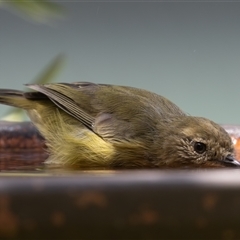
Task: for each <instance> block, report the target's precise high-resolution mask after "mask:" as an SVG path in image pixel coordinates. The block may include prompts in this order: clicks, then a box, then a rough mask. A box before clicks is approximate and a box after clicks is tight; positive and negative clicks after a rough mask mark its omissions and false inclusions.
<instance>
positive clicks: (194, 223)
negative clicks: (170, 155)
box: [0, 122, 240, 239]
mask: <svg viewBox="0 0 240 240" xmlns="http://www.w3.org/2000/svg"><path fill="white" fill-rule="evenodd" d="M0 126H1V131H0V132H1V135H0V143H1V148H0V151H1V152H0V167H1V173H0V239H240V228H239V222H240V169H233V168H226V169H225V168H224V169H178V170H177V169H172V170H171V169H169V170H161V169H159V170H118V171H115V170H114V171H109V170H89V171H65V170H60V169H48V170H46V169H44V168H43V166H42V163H43V161H44V159H45V158H46V157H47V155H46V154H45V153H44V151H42V150H40V149H42V148H44V144H43V141H42V139H41V137H40V136H39V135H38V133H37V132H36V130H35V129H34V128H33V127H32V125H31V124H29V123H20V124H19V123H15V124H12V123H11V124H7V125H6V123H5V122H3V123H1V124H0ZM225 127H226V129H227V130H228V131H230V130H232V131H233V132H232V133H231V134H232V136H233V137H234V136H235V135H236V134H235V133H236V132H237V130H236V129H239V128H237V127H235V128H233V127H232V126H225ZM233 129H235V130H233ZM234 134H235V135H234ZM19 139H20V141H19ZM24 139H25V140H24ZM26 139H27V140H26ZM235 140H236V146H237V140H238V136H237V137H236V136H235ZM14 141H15V142H14ZM4 144H5V145H4ZM14 146H15V147H14ZM16 146H17V147H16ZM6 149H7V150H6ZM4 150H5V155H4V154H3V153H4ZM11 154H12V155H11ZM31 154H32V155H31ZM11 156H12V157H11ZM4 159H5V160H4Z"/></svg>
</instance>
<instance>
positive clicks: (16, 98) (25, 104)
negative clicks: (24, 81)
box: [0, 89, 33, 110]
mask: <svg viewBox="0 0 240 240" xmlns="http://www.w3.org/2000/svg"><path fill="white" fill-rule="evenodd" d="M31 102H32V101H31V100H29V99H27V98H26V96H25V93H24V92H22V91H17V90H10V89H0V104H5V105H10V106H14V107H19V108H23V109H26V110H27V109H31V108H33V106H32V103H31Z"/></svg>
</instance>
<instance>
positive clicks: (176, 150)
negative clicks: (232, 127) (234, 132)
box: [164, 116, 240, 167]
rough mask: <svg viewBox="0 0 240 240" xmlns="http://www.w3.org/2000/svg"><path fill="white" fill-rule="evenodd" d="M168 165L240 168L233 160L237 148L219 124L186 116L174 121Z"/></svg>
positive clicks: (167, 145) (168, 148) (169, 145)
mask: <svg viewBox="0 0 240 240" xmlns="http://www.w3.org/2000/svg"><path fill="white" fill-rule="evenodd" d="M170 132H171V134H170V136H169V137H168V138H169V144H167V143H166V142H165V143H164V144H165V147H166V151H165V152H166V153H168V154H167V155H168V156H166V163H167V165H169V166H174V165H175V166H179V165H182V166H193V167H221V166H236V167H240V162H238V161H237V160H236V159H235V158H234V146H233V142H232V140H231V138H230V136H229V135H228V133H227V132H226V131H225V130H224V129H223V128H222V127H221V126H219V125H218V124H216V123H214V122H212V121H210V120H208V119H205V118H200V117H190V116H184V117H181V118H180V119H178V120H177V121H175V123H174V130H173V129H172V130H171V131H170Z"/></svg>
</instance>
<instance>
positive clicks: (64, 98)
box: [26, 84, 94, 130]
mask: <svg viewBox="0 0 240 240" xmlns="http://www.w3.org/2000/svg"><path fill="white" fill-rule="evenodd" d="M26 86H27V87H29V88H31V89H34V90H36V91H38V92H32V93H27V94H28V95H27V96H28V98H34V97H35V98H38V99H39V98H44V97H43V96H42V94H44V95H45V96H47V97H48V98H49V99H50V100H51V101H52V102H53V103H54V104H55V105H56V106H58V107H59V108H60V109H62V110H63V111H65V112H66V113H68V114H69V115H71V116H73V117H74V118H76V119H77V120H79V121H80V122H81V123H82V124H84V125H85V126H86V127H87V128H89V129H91V130H92V123H93V121H94V117H93V116H91V115H90V114H88V113H87V112H85V111H84V110H82V108H81V107H80V106H79V105H78V104H77V102H76V101H75V100H74V98H73V96H72V94H73V93H74V91H73V88H74V85H72V84H46V85H37V84H27V85H26ZM40 93H42V94H40Z"/></svg>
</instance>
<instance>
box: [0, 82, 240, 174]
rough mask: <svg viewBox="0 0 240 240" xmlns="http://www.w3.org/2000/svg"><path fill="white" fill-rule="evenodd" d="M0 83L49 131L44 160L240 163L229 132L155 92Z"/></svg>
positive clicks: (118, 164)
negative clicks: (20, 86)
mask: <svg viewBox="0 0 240 240" xmlns="http://www.w3.org/2000/svg"><path fill="white" fill-rule="evenodd" d="M27 86H28V87H29V88H31V89H33V90H35V92H22V91H16V90H5V89H2V90H0V103H2V104H6V105H12V106H15V107H19V108H23V109H25V110H26V111H27V112H28V114H29V116H30V118H31V120H32V122H33V123H34V124H35V126H36V127H37V128H38V130H39V131H40V133H41V134H42V135H43V136H44V137H45V139H46V144H47V146H48V149H49V153H50V157H49V159H48V160H47V163H52V164H58V165H60V166H66V167H73V168H104V169H106V168H107V169H112V168H161V167H169V168H171V167H184V166H190V167H218V166H240V163H239V162H238V161H237V160H235V159H234V148H233V144H232V141H231V138H230V136H229V135H228V133H227V132H226V131H225V130H224V129H223V128H222V127H221V126H219V125H218V124H216V123H214V122H212V121H210V120H208V119H205V118H202V117H192V116H188V115H186V114H185V113H184V112H182V111H181V110H180V109H179V108H178V107H177V106H176V105H175V104H174V103H172V102H170V101H169V100H168V99H166V98H164V97H162V96H159V95H157V94H155V93H152V92H149V91H146V90H142V89H137V88H133V87H125V86H114V85H106V84H94V83H88V82H77V83H71V84H69V83H56V84H44V85H32V84H31V85H27Z"/></svg>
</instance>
